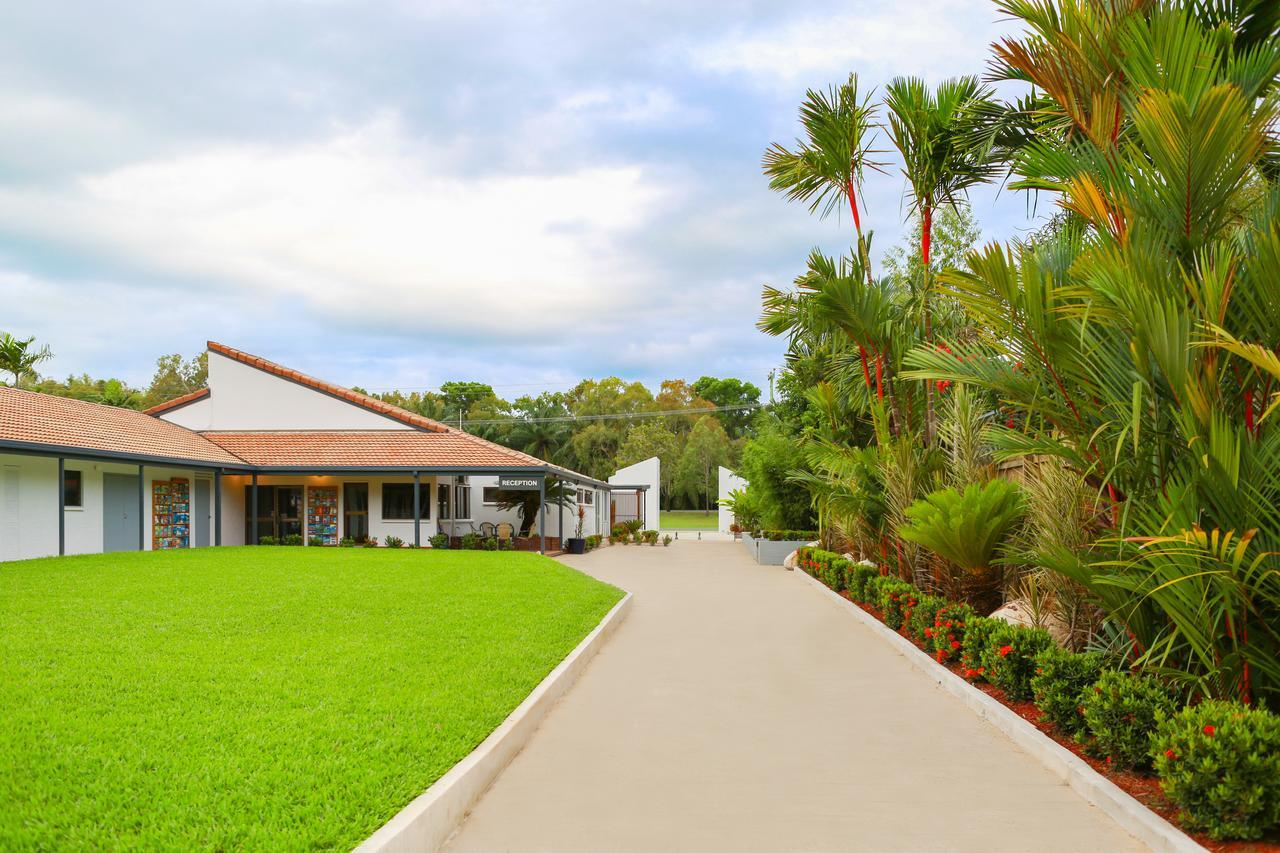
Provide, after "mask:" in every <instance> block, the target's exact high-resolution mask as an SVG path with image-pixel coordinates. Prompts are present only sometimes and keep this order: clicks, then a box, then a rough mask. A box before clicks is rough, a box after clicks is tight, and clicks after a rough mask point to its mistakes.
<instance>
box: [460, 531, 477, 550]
mask: <svg viewBox="0 0 1280 853" xmlns="http://www.w3.org/2000/svg"><path fill="white" fill-rule="evenodd" d="M458 544H459V546H460V547H461V548H462V549H463V550H464V551H475V550H477V549H479V547H480V534H478V533H464V534H462V538H461V539H460V540H459V542H458Z"/></svg>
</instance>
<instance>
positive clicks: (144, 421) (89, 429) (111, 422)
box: [0, 387, 244, 467]
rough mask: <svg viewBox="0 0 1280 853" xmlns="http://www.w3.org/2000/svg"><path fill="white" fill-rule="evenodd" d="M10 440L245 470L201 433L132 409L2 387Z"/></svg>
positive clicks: (1, 416) (3, 424)
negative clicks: (215, 464)
mask: <svg viewBox="0 0 1280 853" xmlns="http://www.w3.org/2000/svg"><path fill="white" fill-rule="evenodd" d="M9 442H13V443H17V444H19V445H22V444H34V445H44V446H49V447H51V448H77V449H82V450H91V451H103V452H106V453H110V454H112V455H122V456H127V457H130V458H163V459H172V460H175V461H180V460H182V461H191V462H213V463H221V464H227V465H233V466H235V467H244V466H243V463H242V462H241V461H240V459H238V458H237V457H236V456H235V455H233V454H231V453H229V452H227V451H226V450H224V449H223V448H221V447H219V446H218V445H216V444H214V443H213V442H211V441H209V440H208V439H207V438H205V437H204V436H202V435H200V434H199V433H196V432H192V431H191V430H189V429H184V428H183V427H180V426H178V425H177V424H171V423H169V422H168V421H163V420H160V419H159V418H153V417H151V416H150V415H146V414H143V413H142V412H136V411H134V410H133V409H121V408H117V407H115V406H104V405H102V404H100V403H86V402H85V401H83V400H72V399H69V398H67V397H54V396H52V395H49V394H39V393H37V392H35V391H23V390H20V389H17V388H5V387H0V445H2V444H5V443H9ZM12 446H13V445H10V447H12Z"/></svg>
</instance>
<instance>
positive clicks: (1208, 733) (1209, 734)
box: [1204, 726, 1218, 737]
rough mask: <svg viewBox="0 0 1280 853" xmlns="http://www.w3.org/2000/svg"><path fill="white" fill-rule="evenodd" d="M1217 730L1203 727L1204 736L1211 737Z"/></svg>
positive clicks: (1213, 727)
mask: <svg viewBox="0 0 1280 853" xmlns="http://www.w3.org/2000/svg"><path fill="white" fill-rule="evenodd" d="M1217 730H1218V729H1217V727H1216V726H1205V727H1204V733H1205V734H1207V735H1208V736H1209V737H1213V733H1214V732H1216V731H1217Z"/></svg>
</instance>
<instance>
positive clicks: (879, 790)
mask: <svg viewBox="0 0 1280 853" xmlns="http://www.w3.org/2000/svg"><path fill="white" fill-rule="evenodd" d="M566 562H570V563H572V564H574V565H576V566H578V567H579V568H581V569H583V570H585V571H587V572H590V573H591V574H593V575H595V576H596V577H599V578H601V579H603V580H606V581H609V582H611V583H615V584H617V585H618V586H621V587H623V588H626V589H629V590H632V591H633V592H634V593H635V601H634V602H633V604H632V609H631V612H630V614H628V616H627V618H626V620H625V621H624V622H623V623H622V625H621V626H620V627H619V629H618V631H617V633H616V634H615V635H614V636H613V637H612V639H610V641H609V642H608V644H606V645H605V646H604V648H603V649H602V650H601V651H600V653H599V654H598V656H597V657H596V658H595V659H594V660H593V661H592V662H591V664H590V665H589V667H588V668H587V670H586V671H585V672H584V673H583V675H582V677H581V679H580V680H579V682H578V683H577V684H576V685H575V686H574V687H573V688H572V689H571V690H570V692H569V693H568V695H566V696H565V698H564V699H563V700H561V702H560V704H559V705H557V706H556V707H555V708H554V709H553V710H552V712H551V713H550V714H549V715H548V717H547V719H546V720H545V721H544V722H543V724H542V727H541V728H540V729H539V730H538V732H537V733H536V734H535V735H534V737H533V740H532V741H531V742H530V744H529V746H528V747H527V748H526V749H525V750H524V751H523V752H522V753H521V754H520V755H519V756H517V758H516V759H515V761H514V762H512V764H511V765H510V766H509V767H508V768H507V769H506V771H505V772H504V773H503V774H502V776H500V777H499V778H498V781H497V782H496V783H495V784H494V786H493V788H492V789H490V791H489V792H488V793H487V794H486V795H485V796H484V798H483V799H482V800H481V801H480V803H479V804H478V805H477V806H476V808H475V810H474V811H473V813H472V814H471V816H470V817H469V818H468V819H467V821H466V822H465V823H464V824H463V826H462V827H461V829H460V830H459V832H458V833H457V834H456V835H455V837H454V839H453V841H452V843H451V845H450V846H449V848H448V849H449V850H450V851H454V853H463V851H483V853H498V851H522V853H523V851H558V853H559V852H560V851H632V850H634V851H676V850H688V851H700V853H709V852H710V851H722V850H724V851H746V850H761V851H800V850H806V851H807V850H930V851H936V850H974V851H978V850H982V851H988V850H1018V851H1024V850H1025V851H1050V850H1062V851H1082V850H1083V851H1113V850H1135V849H1141V847H1140V845H1139V844H1138V842H1137V841H1135V840H1134V839H1133V838H1132V837H1130V836H1129V835H1127V834H1126V833H1125V832H1124V831H1123V830H1121V829H1120V828H1119V827H1117V826H1116V825H1115V824H1114V823H1113V822H1112V821H1111V820H1110V819H1109V818H1108V817H1107V816H1106V815H1104V814H1103V813H1102V812H1100V811H1098V810H1097V809H1095V808H1093V807H1092V806H1090V805H1088V804H1087V803H1086V802H1085V801H1084V800H1082V799H1081V798H1080V797H1079V796H1078V795H1076V794H1075V793H1074V792H1073V791H1072V790H1071V789H1070V788H1068V787H1066V786H1065V785H1063V784H1061V783H1059V782H1058V781H1056V780H1055V779H1054V778H1053V777H1052V776H1050V774H1049V773H1048V772H1047V771H1046V770H1044V769H1043V768H1042V767H1041V766H1040V765H1039V764H1037V763H1036V762H1035V761H1034V760H1032V759H1031V758H1030V757H1028V756H1027V755H1026V754H1025V753H1023V752H1021V751H1020V750H1019V749H1018V748H1017V747H1016V746H1014V745H1013V744H1012V743H1011V742H1010V741H1008V740H1006V739H1005V738H1004V737H1003V736H1002V735H1000V734H999V732H997V731H996V730H995V729H993V728H991V727H990V726H988V725H987V724H986V723H984V722H982V721H981V720H980V719H978V718H977V717H976V716H975V715H974V714H973V712H972V711H970V710H968V709H967V708H965V707H964V706H963V705H961V704H960V703H959V701H958V700H956V699H954V698H953V697H951V696H950V695H949V694H947V693H945V692H943V691H942V689H941V688H939V687H937V686H936V685H934V684H932V683H930V682H929V681H928V680H927V679H925V678H924V677H923V676H922V675H920V674H919V673H918V672H915V671H914V670H912V669H911V667H910V666H908V665H907V664H906V663H905V662H904V661H903V659H902V658H901V657H899V656H898V654H897V653H896V652H894V651H893V650H892V649H891V648H889V646H887V645H886V644H885V643H884V642H883V641H882V640H881V639H879V638H877V637H876V636H874V635H873V634H872V633H871V632H870V631H869V630H868V629H867V628H865V627H863V626H862V625H860V624H859V623H858V622H857V621H856V620H855V619H853V618H852V617H851V616H850V615H849V614H848V613H846V612H844V611H842V610H841V609H840V607H839V605H838V604H836V603H835V602H832V601H830V600H829V599H827V598H826V597H825V596H823V595H822V592H821V590H818V589H815V588H813V587H811V586H810V585H808V584H807V583H804V582H803V580H802V579H801V578H798V577H796V576H795V575H793V574H792V573H789V572H785V571H783V570H782V569H780V568H776V567H762V566H757V565H755V563H754V562H753V561H751V560H750V559H749V558H748V557H747V556H746V554H745V551H744V549H743V548H742V546H741V545H739V544H736V543H718V542H703V543H695V542H684V543H679V544H676V545H673V546H672V547H671V548H668V549H663V548H661V547H660V546H659V547H658V548H657V549H654V548H649V547H643V546H639V547H637V546H627V547H613V548H607V549H604V550H602V551H599V552H596V553H594V554H589V555H586V556H583V557H571V558H567V560H566Z"/></svg>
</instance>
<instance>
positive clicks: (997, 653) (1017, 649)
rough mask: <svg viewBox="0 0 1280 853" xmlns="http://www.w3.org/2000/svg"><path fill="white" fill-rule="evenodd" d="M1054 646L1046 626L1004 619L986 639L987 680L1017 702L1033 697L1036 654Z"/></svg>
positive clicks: (983, 661) (985, 661) (985, 664)
mask: <svg viewBox="0 0 1280 853" xmlns="http://www.w3.org/2000/svg"><path fill="white" fill-rule="evenodd" d="M1052 646H1053V639H1052V638H1051V637H1050V636H1049V632H1048V631H1046V630H1044V629H1043V628H1029V627H1027V626H1025V625H1010V624H1008V623H1006V622H1001V623H1000V624H999V625H998V626H997V627H996V628H995V630H994V631H992V632H991V634H990V636H989V637H988V638H987V652H986V655H985V656H984V657H983V660H982V663H983V666H984V667H985V668H986V677H987V681H990V682H991V683H992V684H994V685H995V686H996V687H999V688H1000V689H1001V690H1003V691H1004V694H1005V696H1007V697H1008V698H1009V699H1010V700H1012V701H1014V702H1023V701H1026V700H1028V699H1030V698H1031V697H1032V695H1033V694H1032V690H1031V679H1032V678H1034V677H1035V674H1036V655H1038V654H1040V652H1042V651H1044V650H1045V649H1047V648H1051V647H1052Z"/></svg>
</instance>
